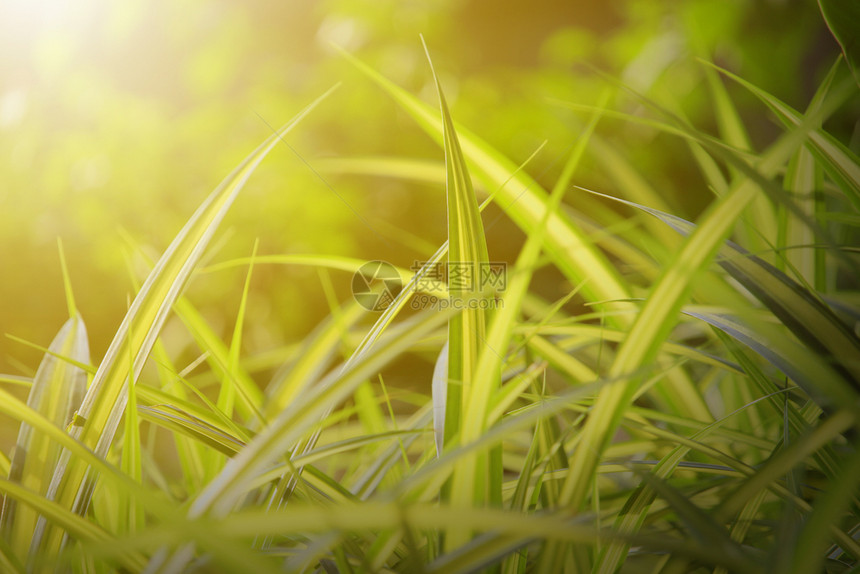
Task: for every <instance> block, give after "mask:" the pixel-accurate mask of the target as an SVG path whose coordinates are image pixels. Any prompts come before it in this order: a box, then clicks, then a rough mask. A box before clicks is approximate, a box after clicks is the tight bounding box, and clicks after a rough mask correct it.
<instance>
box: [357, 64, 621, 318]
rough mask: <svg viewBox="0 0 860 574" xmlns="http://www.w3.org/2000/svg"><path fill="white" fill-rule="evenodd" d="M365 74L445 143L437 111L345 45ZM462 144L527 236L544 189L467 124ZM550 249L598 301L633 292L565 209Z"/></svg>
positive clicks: (552, 223) (553, 223) (552, 222)
mask: <svg viewBox="0 0 860 574" xmlns="http://www.w3.org/2000/svg"><path fill="white" fill-rule="evenodd" d="M340 51H341V54H342V55H343V56H344V57H345V58H346V59H347V60H349V61H350V62H351V63H352V64H353V65H354V66H355V67H356V68H358V69H359V70H360V71H361V72H362V73H363V74H365V75H366V76H367V77H368V78H370V79H371V80H372V81H373V82H375V83H376V84H377V85H379V86H380V87H381V88H382V89H383V90H384V91H385V92H387V93H388V94H389V95H390V96H391V97H392V98H394V100H395V101H396V102H397V103H398V104H400V105H401V106H402V107H403V108H404V110H406V112H407V113H409V114H410V115H411V116H412V117H413V118H414V119H415V121H416V122H417V123H418V124H419V125H420V126H421V128H422V129H424V130H425V131H426V132H427V133H428V134H429V135H430V136H431V137H433V138H434V139H435V140H436V141H437V142H440V143H444V134H443V132H444V124H443V122H442V120H441V119H440V118H439V117H438V112H437V111H436V110H434V109H433V108H431V107H430V106H428V105H427V104H425V103H423V102H421V101H420V100H418V99H417V98H416V97H414V96H412V95H411V94H409V93H408V92H406V91H405V90H403V89H402V88H400V87H399V86H397V85H395V84H394V83H392V82H391V81H390V80H388V79H386V78H385V77H383V76H382V75H381V74H379V73H378V72H376V71H375V70H374V69H373V68H371V67H369V66H368V65H367V64H365V63H363V62H361V61H360V60H358V59H357V58H356V57H355V56H353V55H351V54H349V53H347V52H345V51H343V50H340ZM454 127H455V128H456V131H457V136H458V139H459V141H460V143H461V144H462V150H463V155H464V156H465V158H466V159H468V160H469V162H470V164H471V169H472V172H473V173H474V174H475V175H476V176H477V177H478V178H479V179H481V180H482V181H484V182H485V186H486V187H487V189H498V192H497V193H496V201H497V203H498V204H499V206H500V207H501V208H502V209H503V210H505V212H506V213H507V214H508V216H509V217H510V218H511V219H512V220H513V221H514V222H515V223H516V224H517V225H518V226H519V227H520V228H522V229H523V231H524V232H525V233H526V234H527V235H528V234H530V233H532V232H533V231H534V230H535V228H536V226H537V225H538V224H539V222H540V218H541V217H542V215H543V213H544V206H545V205H546V202H547V201H548V197H547V194H546V192H545V191H543V190H542V189H541V186H540V185H539V184H538V183H537V182H536V181H534V180H533V179H532V178H531V177H529V176H528V175H527V174H525V173H524V172H522V171H519V170H517V168H516V165H514V164H513V163H512V162H511V161H510V160H509V159H507V158H506V157H504V156H503V155H502V154H500V153H499V152H498V151H496V150H495V149H493V148H492V147H491V146H490V145H489V144H487V143H486V142H484V141H483V140H481V139H480V138H478V137H477V136H476V135H474V134H472V133H471V132H469V131H468V130H466V129H465V128H463V127H462V126H458V125H455V126H454ZM546 243H547V245H546V250H547V253H548V255H549V256H550V257H551V258H552V260H553V262H554V263H555V264H556V265H557V266H558V268H559V269H560V270H561V271H562V273H564V274H565V276H566V277H568V279H570V280H571V282H572V283H574V284H578V283H579V282H580V281H582V280H583V279H585V278H586V277H588V278H589V282H588V284H587V285H586V286H585V291H584V294H585V295H586V296H587V297H588V298H589V299H591V300H594V301H616V300H623V299H625V298H627V297H629V293H628V289H627V286H626V285H625V284H624V282H623V281H621V279H620V277H619V275H618V272H617V271H616V270H615V268H614V267H613V266H612V265H611V264H610V263H609V262H608V261H607V259H606V257H605V256H603V255H602V254H601V253H600V252H599V250H597V249H596V248H595V247H594V245H593V244H592V241H591V240H590V239H589V238H588V237H586V236H585V234H584V233H583V232H582V231H581V230H580V229H579V228H577V227H576V226H575V225H574V224H573V223H572V222H571V221H570V219H568V218H567V217H563V216H562V214H561V212H558V213H555V214H553V215H551V216H550V219H549V222H548V223H547V237H546ZM611 321H612V322H613V323H614V324H616V323H617V326H627V325H628V323H627V317H625V316H623V315H621V316H613V317H612V319H611Z"/></svg>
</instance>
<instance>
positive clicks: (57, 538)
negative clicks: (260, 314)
mask: <svg viewBox="0 0 860 574" xmlns="http://www.w3.org/2000/svg"><path fill="white" fill-rule="evenodd" d="M326 95H327V94H326ZM324 97H325V95H324V96H323V97H322V98H320V99H318V100H317V101H316V102H314V103H313V104H311V105H310V106H308V107H307V108H306V109H305V110H303V111H302V112H301V113H300V114H299V115H297V116H296V117H295V118H294V119H293V120H292V121H291V122H290V123H289V124H287V125H286V126H285V127H284V128H282V129H281V130H279V131H278V132H277V133H275V134H272V135H271V136H270V137H269V138H268V139H267V140H266V141H265V142H263V143H262V144H261V145H260V147H258V148H257V149H256V150H255V151H254V152H253V153H252V154H251V155H249V156H248V157H247V158H246V159H245V161H244V162H243V163H242V164H241V165H240V166H239V167H237V168H236V169H235V170H234V171H233V173H232V174H230V175H229V176H228V177H227V178H226V179H225V180H224V182H222V184H221V185H220V186H219V187H218V188H217V189H216V190H215V191H214V192H213V193H212V194H211V195H210V196H209V198H207V200H206V201H205V202H204V203H203V204H202V205H201V206H200V208H199V209H198V210H197V212H196V213H195V214H194V216H192V218H191V219H190V220H189V221H188V223H187V224H186V225H185V227H184V228H183V229H182V231H180V233H179V235H177V237H176V238H175V239H174V241H173V243H171V245H170V247H168V249H167V251H166V252H165V253H164V255H163V256H162V258H161V259H160V260H159V262H158V263H157V264H156V266H155V268H154V269H153V271H152V273H151V274H150V276H149V277H148V278H147V280H146V282H145V283H144V285H143V287H142V288H141V290H140V292H139V293H138V295H137V296H136V297H135V300H134V302H133V303H132V305H131V308H130V309H129V311H128V313H127V314H126V316H125V318H124V319H123V322H122V325H121V326H120V328H119V329H118V331H117V333H116V335H115V337H114V339H113V341H112V343H111V345H110V347H109V348H108V350H107V352H106V353H105V357H104V359H103V360H102V362H101V364H100V365H99V369H98V372H97V373H96V375H95V377H94V379H93V382H92V384H91V385H90V388H89V390H88V392H87V394H86V396H85V397H84V401H83V404H82V405H81V408H80V409H79V416H78V417H76V419H75V422H74V423H73V428H72V436H74V437H75V438H76V439H78V440H80V441H81V442H82V443H83V444H84V445H86V446H87V447H88V448H91V449H92V450H93V451H94V452H95V453H96V455H98V456H100V457H104V456H106V454H107V451H108V449H109V448H110V444H111V442H112V441H113V438H114V434H115V432H116V429H117V426H118V425H119V422H120V418H121V417H122V414H123V411H124V409H125V402H126V396H127V395H126V390H125V385H126V384H127V382H128V380H129V377H130V375H131V378H132V379H137V377H138V376H139V375H140V371H141V370H142V369H143V365H144V363H145V361H146V359H147V358H148V356H149V353H150V351H151V349H152V347H153V345H154V343H155V339H156V338H157V336H158V333H159V331H160V330H161V326H162V325H163V324H164V321H165V320H166V318H167V316H168V314H169V312H170V309H171V307H172V306H173V304H174V303H175V302H176V301H177V299H178V298H179V296H180V294H181V292H182V289H183V287H184V286H185V283H186V282H187V280H188V278H189V277H190V275H191V272H192V270H193V269H194V266H195V265H196V264H197V262H198V261H199V260H200V257H201V256H202V255H203V252H204V250H205V248H206V246H207V245H208V244H209V242H210V240H211V239H212V236H213V235H214V233H215V230H216V229H217V227H218V224H219V223H220V222H221V220H222V219H223V218H224V215H225V214H226V212H227V209H228V208H229V207H230V205H231V204H232V202H233V200H234V199H235V197H236V195H237V194H238V192H239V191H240V190H241V189H242V187H243V186H244V184H245V182H246V181H247V180H248V178H249V177H250V175H251V173H252V172H253V171H254V169H255V168H256V167H257V165H258V164H259V163H260V162H261V161H262V159H263V158H264V157H265V156H266V154H267V153H268V152H269V151H270V150H271V149H273V148H274V147H275V146H276V145H277V144H278V142H279V141H280V137H281V136H282V135H283V134H284V133H286V132H288V131H289V130H291V129H292V128H293V127H294V126H295V125H297V123H298V122H299V121H300V120H301V119H302V118H304V117H305V116H306V115H307V114H309V113H310V111H311V110H312V109H313V108H314V107H315V106H316V105H318V104H319V102H321V101H322V99H323V98H324ZM132 325H133V326H134V329H133V330H132ZM129 356H131V357H133V361H134V364H133V368H132V371H133V372H132V373H130V372H129V370H130V369H129V365H128V363H127V358H128V357H129ZM94 479H95V477H94V476H88V467H87V465H86V464H85V463H84V462H83V461H81V460H80V459H78V458H76V457H71V456H68V455H65V456H63V457H61V459H60V463H59V464H58V466H57V468H56V471H55V473H54V476H53V479H52V482H51V486H50V489H49V493H48V496H49V498H50V499H52V500H54V501H56V502H57V503H58V504H60V506H62V507H63V508H68V509H71V510H72V511H73V512H75V513H77V514H81V515H83V514H84V513H85V512H86V509H87V507H88V505H89V501H90V497H91V494H92V488H93V484H94ZM61 542H62V532H61V531H59V530H58V529H54V528H50V527H47V524H46V523H44V522H40V525H39V527H38V530H37V533H36V535H35V537H34V544H35V545H36V546H39V547H41V549H42V551H43V552H46V553H49V554H54V553H56V552H57V551H59V548H60V545H61Z"/></svg>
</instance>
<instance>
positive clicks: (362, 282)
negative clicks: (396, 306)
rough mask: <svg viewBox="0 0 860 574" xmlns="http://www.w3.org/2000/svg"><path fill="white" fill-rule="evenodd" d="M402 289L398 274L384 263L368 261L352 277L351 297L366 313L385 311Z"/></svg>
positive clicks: (391, 266) (392, 267)
mask: <svg viewBox="0 0 860 574" xmlns="http://www.w3.org/2000/svg"><path fill="white" fill-rule="evenodd" d="M402 288H403V283H401V281H400V273H398V272H397V269H395V268H394V266H393V265H392V264H390V263H387V262H385V261H368V262H367V263H365V264H364V265H362V266H361V267H359V268H358V271H356V272H355V275H353V276H352V296H353V297H354V298H355V300H356V302H358V304H359V305H361V306H362V307H364V308H365V309H367V310H368V311H385V310H386V309H387V308H388V306H389V305H391V303H392V302H393V301H394V298H395V297H397V294H398V293H400V290H401V289H402Z"/></svg>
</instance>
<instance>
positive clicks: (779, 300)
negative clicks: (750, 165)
mask: <svg viewBox="0 0 860 574" xmlns="http://www.w3.org/2000/svg"><path fill="white" fill-rule="evenodd" d="M600 195H601V196H602V197H606V198H610V197H609V196H606V195H603V194H600ZM611 199H614V200H615V201H620V202H621V203H624V204H626V205H630V206H632V207H635V208H637V209H640V210H642V211H645V212H646V213H649V214H651V215H653V216H654V217H657V218H658V219H660V220H662V221H663V222H664V223H666V224H667V225H669V226H670V227H672V228H673V229H674V230H675V231H677V232H678V233H680V234H681V235H689V234H690V233H692V232H693V231H694V230H695V229H696V226H695V225H694V224H693V223H690V222H689V221H686V220H684V219H682V218H680V217H676V216H674V215H669V214H667V213H663V212H661V211H658V210H656V209H652V208H650V207H645V206H642V205H639V204H636V203H633V202H630V201H626V200H623V199H617V198H611ZM717 261H718V263H719V265H720V266H721V267H723V268H724V269H725V270H726V271H727V272H728V273H729V274H731V276H732V277H734V278H735V279H737V280H738V282H740V283H741V284H742V285H743V286H744V287H746V288H747V289H748V290H749V291H750V292H751V293H753V295H755V296H756V298H758V299H759V300H760V301H761V302H762V303H763V304H764V305H765V306H766V307H767V308H768V309H770V310H771V312H773V314H774V315H776V316H777V317H778V318H779V319H780V321H782V323H783V324H784V325H785V326H786V327H788V328H789V329H790V330H791V331H792V332H793V333H794V334H795V335H796V336H797V338H798V339H800V340H801V341H802V342H803V343H804V344H805V345H807V346H809V347H810V349H812V350H813V351H815V352H817V353H819V354H821V355H822V356H823V357H824V358H825V359H826V360H827V361H829V362H830V363H831V364H832V365H833V367H834V368H836V369H837V370H839V371H840V372H841V373H842V374H843V377H844V378H845V380H846V381H847V382H849V383H850V384H852V385H853V386H854V388H855V389H856V390H857V391H860V338H858V337H857V335H855V334H854V332H853V331H852V330H851V329H850V328H849V327H848V326H847V325H845V323H843V322H842V320H841V319H839V317H838V316H837V315H836V313H834V312H833V310H832V309H831V308H830V307H828V306H827V305H826V304H825V303H824V302H823V301H822V300H821V299H820V298H819V297H817V296H816V295H815V294H813V293H810V292H809V290H808V289H806V288H804V287H803V286H802V285H800V284H799V283H797V282H796V281H794V280H793V279H791V278H790V277H789V276H788V275H786V274H785V273H783V272H782V271H780V270H779V269H777V268H776V267H774V266H772V265H771V264H769V263H767V262H766V261H764V260H763V259H761V258H759V257H756V256H754V255H751V254H749V253H748V252H747V251H746V250H745V249H743V248H742V247H740V246H739V245H737V244H735V243H733V242H731V241H728V240H727V241H726V242H725V246H724V247H723V248H722V250H721V253H720V257H719V258H718V260H717ZM806 390H807V392H809V391H810V389H806ZM840 394H841V396H842V397H843V399H844V398H845V395H844V393H840Z"/></svg>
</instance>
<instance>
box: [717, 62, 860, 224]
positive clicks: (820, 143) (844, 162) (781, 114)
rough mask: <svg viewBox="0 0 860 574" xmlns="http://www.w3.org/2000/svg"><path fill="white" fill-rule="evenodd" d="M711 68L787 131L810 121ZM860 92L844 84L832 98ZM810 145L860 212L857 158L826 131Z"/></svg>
mask: <svg viewBox="0 0 860 574" xmlns="http://www.w3.org/2000/svg"><path fill="white" fill-rule="evenodd" d="M708 65H709V66H713V67H714V68H716V69H717V70H719V71H720V72H721V73H723V74H725V75H726V76H727V77H729V78H731V79H733V80H734V81H735V82H737V83H739V84H740V85H741V86H743V87H744V88H746V89H747V90H749V91H750V92H751V93H752V94H753V95H755V96H756V97H757V98H758V99H760V100H761V101H762V102H763V103H764V104H765V105H766V106H767V107H768V108H770V110H771V111H772V112H773V113H774V114H775V115H776V117H777V118H779V120H780V122H782V124H783V125H785V126H786V127H789V128H793V127H798V126H801V125H802V124H803V123H804V122H805V121H806V120H807V119H808V118H807V117H805V116H804V115H803V114H801V113H799V112H798V111H796V110H794V109H793V108H792V107H791V106H789V105H787V104H785V103H784V102H782V101H781V100H779V99H778V98H776V97H774V96H772V95H770V94H769V93H767V92H765V91H764V90H762V89H761V88H759V87H758V86H755V85H754V84H752V83H750V82H747V81H746V80H744V79H743V78H741V77H739V76H737V75H735V74H732V73H731V72H729V71H727V70H724V69H722V68H720V67H718V66H714V65H713V64H708ZM834 73H835V69H834ZM857 90H858V87H857V86H856V85H854V83H853V82H846V81H843V82H840V83H838V84H836V85H835V86H834V87H833V90H832V93H833V96H832V98H833V99H834V100H837V101H841V100H842V98H845V97H850V95H851V94H852V93H853V95H854V97H856V92H857ZM807 145H808V147H809V150H810V151H811V152H812V154H813V155H814V156H815V158H816V159H817V160H818V161H819V163H820V165H821V166H822V168H823V169H824V170H825V171H826V172H827V174H828V175H829V176H830V177H831V178H832V179H833V181H834V182H835V183H836V184H837V185H838V186H839V188H840V189H841V190H842V191H843V192H844V193H845V196H846V198H847V199H848V200H849V201H850V202H851V204H852V205H853V206H854V208H855V209H856V210H858V211H860V159H858V157H857V155H856V154H854V153H853V152H852V151H851V150H849V149H848V148H847V147H845V146H844V145H843V144H842V143H841V142H839V141H838V140H837V139H836V138H834V137H833V136H832V135H830V134H828V133H827V132H825V131H824V130H822V129H813V130H811V131H810V132H809V140H808V143H807Z"/></svg>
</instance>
